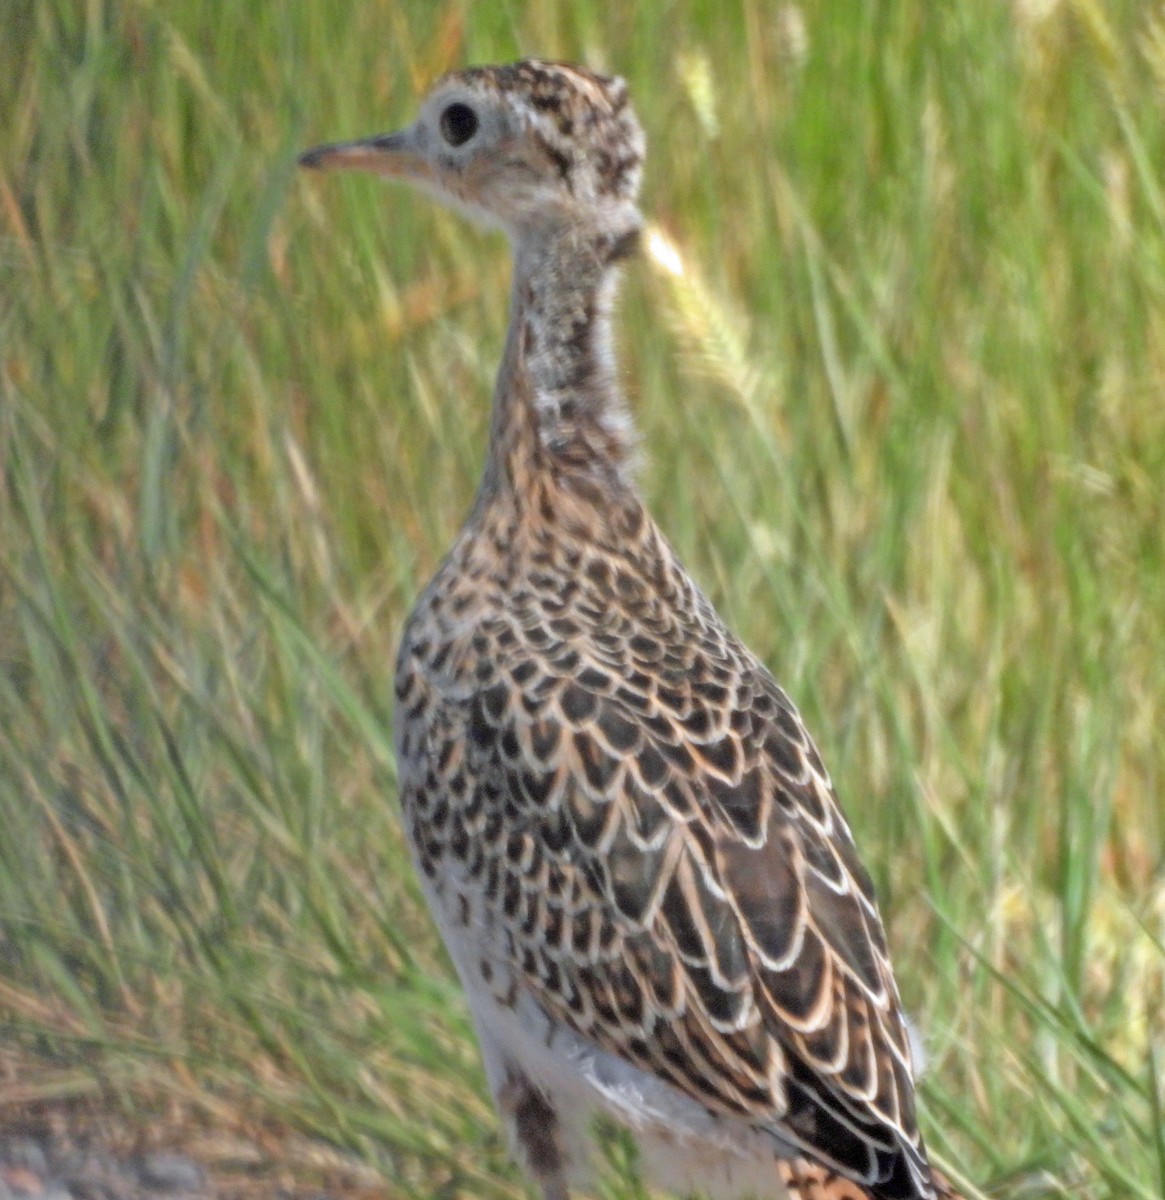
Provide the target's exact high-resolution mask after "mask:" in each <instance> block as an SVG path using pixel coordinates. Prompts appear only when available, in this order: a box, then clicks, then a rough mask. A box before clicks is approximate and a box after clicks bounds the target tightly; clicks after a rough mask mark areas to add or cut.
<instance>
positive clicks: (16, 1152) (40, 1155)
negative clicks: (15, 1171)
mask: <svg viewBox="0 0 1165 1200" xmlns="http://www.w3.org/2000/svg"><path fill="white" fill-rule="evenodd" d="M0 1164H3V1165H5V1166H13V1167H25V1168H27V1169H28V1170H29V1171H35V1172H36V1174H38V1175H47V1174H48V1169H49V1167H48V1162H47V1160H46V1159H45V1152H44V1149H43V1147H42V1146H41V1145H40V1143H39V1142H37V1141H34V1140H33V1139H32V1138H28V1137H12V1138H0Z"/></svg>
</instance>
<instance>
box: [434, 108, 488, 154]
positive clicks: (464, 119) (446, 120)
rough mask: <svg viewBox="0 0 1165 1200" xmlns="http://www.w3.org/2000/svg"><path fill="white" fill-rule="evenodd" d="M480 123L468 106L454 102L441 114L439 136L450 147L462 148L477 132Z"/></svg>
mask: <svg viewBox="0 0 1165 1200" xmlns="http://www.w3.org/2000/svg"><path fill="white" fill-rule="evenodd" d="M479 124H480V122H479V121H478V119H477V113H475V112H474V111H473V109H472V108H470V107H469V105H468V104H462V103H461V101H460V100H456V101H454V102H453V103H452V104H450V105H449V107H448V108H446V109H445V111H444V112H442V113H441V136H442V137H443V138H444V139H445V140H446V141H447V142H448V143H449V145H450V146H464V145H465V143H466V142H468V141H469V139H470V138H472V137H473V135H474V134H475V133H476V132H477V129H478V125H479Z"/></svg>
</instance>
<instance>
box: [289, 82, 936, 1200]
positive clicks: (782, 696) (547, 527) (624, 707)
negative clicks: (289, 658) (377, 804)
mask: <svg viewBox="0 0 1165 1200" xmlns="http://www.w3.org/2000/svg"><path fill="white" fill-rule="evenodd" d="M645 151H646V142H645V136H644V133H643V129H642V127H641V126H640V123H639V121H638V119H637V117H636V115H635V112H634V109H633V106H632V103H631V98H630V94H629V89H628V86H627V84H626V82H625V81H624V80H622V79H620V78H614V77H608V76H605V75H601V74H598V73H595V72H593V71H591V70H588V69H586V68H584V67H581V66H574V65H569V64H565V63H559V62H551V61H545V60H540V59H524V60H522V61H519V62H516V63H511V64H507V65H501V66H477V67H469V68H466V69H462V70H458V71H454V72H452V73H450V74H447V75H445V76H444V77H442V78H441V79H439V80H438V81H437V82H436V83H435V84H434V85H433V87H432V88H431V90H430V91H429V92H428V93H427V94H426V96H425V97H424V98H423V100H422V102H421V104H420V109H419V114H418V116H417V117H416V120H415V121H414V122H413V123H412V124H411V125H409V126H407V127H406V128H404V129H403V130H400V131H399V132H394V133H388V134H381V135H378V136H374V137H369V138H363V139H360V140H356V141H347V142H336V143H330V144H327V145H322V146H317V147H315V148H314V149H311V150H309V151H307V152H305V153H304V154H302V155H301V156H300V159H299V162H300V163H301V165H302V166H304V167H309V168H314V169H317V170H331V169H344V168H351V169H357V170H363V171H370V172H373V173H376V174H378V175H380V176H383V177H386V178H388V179H392V180H400V181H403V182H405V183H407V184H411V185H413V186H414V187H417V188H419V189H420V190H422V191H424V192H427V193H430V194H431V195H433V196H435V197H436V198H437V199H438V200H439V201H442V202H444V203H445V204H447V205H449V206H452V207H453V208H455V209H459V210H462V211H464V212H465V213H467V214H468V215H469V216H470V217H472V218H474V219H475V220H477V221H478V222H479V223H482V224H485V225H487V226H492V227H495V228H496V227H500V228H501V230H503V231H504V232H505V234H506V235H507V236H508V239H509V242H510V246H511V250H512V256H513V275H512V282H511V295H510V319H509V326H508V332H507V335H506V340H505V346H504V350H503V352H502V357H501V365H500V369H499V372H498V376H497V383H496V387H495V391H494V395H493V401H492V409H491V415H490V424H489V435H488V448H487V451H486V459H485V466H484V470H483V472H482V475H481V480H480V484H479V486H478V490H477V493H476V498H475V499H474V501H473V504H472V507H471V510H470V512H469V515H468V517H467V518H466V520H465V523H464V525H463V526H462V527H461V529H460V532H459V533H458V534H457V535H456V537H455V539H454V541H453V544H452V548H451V549H450V550H449V552H448V554H447V555H446V557H445V558H444V560H443V561H442V563H441V565H440V567H439V569H438V570H437V572H436V575H435V576H434V578H433V579H432V581H431V582H430V583H429V584H428V586H427V587H426V588H425V589H424V591H423V592H422V593H421V595H420V597H419V599H418V600H417V602H416V605H415V607H414V608H413V610H412V612H411V614H410V615H409V617H408V619H407V621H406V623H405V625H404V628H403V631H402V634H401V640H400V647H399V654H398V659H397V666H396V673H395V681H394V691H395V715H394V742H395V751H396V757H397V764H398V778H399V791H400V805H401V814H402V820H403V823H404V829H405V834H406V838H407V841H408V843H409V846H410V849H411V852H412V856H413V859H414V861H415V864H416V867H417V871H418V875H419V878H420V881H421V885H422V890H423V892H424V895H425V898H426V900H427V902H428V904H429V906H430V908H431V910H432V913H433V916H434V918H435V921H436V924H437V926H438V928H439V930H440V933H441V935H442V937H443V939H444V942H445V944H446V946H447V948H448V951H449V954H450V957H451V959H452V962H453V964H454V966H455V968H456V971H457V973H458V976H459V978H460V981H461V984H462V986H463V989H464V993H465V997H466V1001H467V1005H468V1008H469V1011H470V1014H471V1017H472V1021H473V1025H474V1029H475V1032H476V1035H477V1039H478V1042H479V1045H480V1050H481V1054H482V1059H483V1063H484V1067H485V1073H486V1077H487V1081H488V1084H489V1088H490V1091H491V1094H492V1097H493V1099H494V1102H495V1105H496V1107H497V1109H498V1112H499V1114H500V1116H501V1119H502V1121H503V1124H504V1125H505V1128H506V1130H507V1132H508V1135H509V1140H510V1145H511V1148H512V1151H513V1153H514V1156H515V1158H516V1159H517V1161H518V1162H519V1164H520V1165H521V1166H522V1167H524V1169H525V1170H526V1172H527V1173H528V1174H529V1175H530V1176H531V1178H532V1179H533V1181H534V1182H535V1184H536V1186H538V1187H539V1188H540V1190H541V1194H542V1197H543V1200H568V1198H569V1196H570V1189H571V1188H575V1187H580V1186H581V1187H585V1186H587V1184H588V1182H590V1181H593V1179H594V1178H595V1173H596V1172H597V1171H599V1170H600V1169H601V1166H602V1164H601V1156H600V1155H599V1152H598V1150H597V1149H596V1139H595V1130H596V1128H597V1127H607V1128H614V1129H617V1130H623V1131H626V1135H627V1136H629V1137H630V1139H631V1144H632V1146H633V1147H634V1154H635V1162H636V1165H637V1169H638V1171H639V1173H640V1175H641V1176H642V1177H643V1179H644V1180H646V1181H647V1182H648V1183H650V1184H651V1185H653V1186H656V1187H659V1188H662V1189H664V1190H667V1191H670V1192H672V1193H673V1194H675V1195H679V1196H687V1195H700V1196H704V1197H707V1198H708V1200H747V1198H753V1200H770V1198H772V1200H936V1198H942V1200H960V1198H959V1197H958V1194H957V1193H956V1192H955V1191H954V1190H953V1189H952V1187H951V1185H950V1184H949V1183H948V1182H947V1181H946V1180H945V1179H944V1178H943V1177H942V1176H941V1175H940V1174H939V1173H938V1172H937V1171H935V1170H934V1169H933V1168H932V1167H931V1165H930V1163H929V1159H928V1156H927V1151H926V1149H925V1146H924V1143H923V1140H922V1137H921V1134H920V1132H919V1128H918V1124H917V1120H916V1112H915V1072H914V1066H913V1058H912V1048H911V1033H910V1028H909V1026H908V1023H907V1021H906V1018H905V1016H904V1014H903V1010H902V1005H901V1002H900V999H899V994H898V990H897V987H896V984H895V980H894V976H893V972H892V967H891V962H890V957H889V954H888V950H887V943H886V936H885V932H884V928H883V924H882V920H881V917H880V915H879V911H878V907H877V902H876V899H875V894H874V889H873V885H872V883H871V879H870V875H869V874H868V872H867V871H866V869H865V867H864V866H863V864H862V862H861V860H860V859H859V857H858V853H857V850H856V847H855V844H854V838H853V835H852V832H851V829H850V826H849V825H848V823H847V821H846V818H845V816H844V815H843V813H842V809H841V807H840V806H839V802H838V798H837V795H836V792H835V789H834V786H833V784H832V782H831V779H830V775H829V773H828V771H827V770H826V768H825V766H824V764H823V762H822V760H821V757H820V755H819V753H818V750H817V748H816V746H815V744H814V742H813V739H812V738H811V737H810V734H809V733H808V731H807V729H806V726H805V724H804V722H803V720H802V718H801V716H800V715H799V713H798V711H797V709H796V707H795V706H794V704H793V703H792V701H791V700H790V699H789V698H788V696H787V695H786V693H785V692H784V691H783V690H782V689H781V687H780V686H779V685H778V684H777V682H776V681H775V679H774V677H773V675H772V674H770V672H769V670H768V669H767V667H766V666H765V665H764V664H763V663H762V662H761V661H760V660H759V658H758V657H757V656H756V655H755V654H753V653H752V652H751V651H750V650H749V649H748V648H747V647H746V646H745V645H744V644H743V643H742V642H741V641H740V640H739V639H738V638H737V637H736V636H735V635H734V634H733V633H732V632H731V631H730V630H729V628H728V627H727V625H726V624H725V622H724V621H723V620H722V618H721V617H720V616H719V614H718V613H717V611H716V609H715V608H714V607H713V605H712V603H711V601H710V600H709V599H708V598H707V596H706V595H705V594H704V592H703V591H702V590H701V589H700V587H699V586H698V585H697V584H696V582H695V581H694V580H693V578H692V576H691V575H690V574H689V573H688V571H687V570H686V569H685V568H684V566H683V565H682V563H681V562H680V560H679V558H678V556H677V554H676V552H675V550H674V549H673V548H672V546H671V544H670V543H669V542H668V540H667V539H666V537H665V536H664V534H663V533H662V532H661V530H660V528H659V526H658V525H657V524H656V523H655V521H654V520H653V518H652V517H651V516H650V515H649V513H648V511H647V509H646V507H645V502H644V500H643V498H642V496H641V494H640V491H639V489H638V486H637V483H636V479H635V459H636V447H637V440H636V434H635V432H634V429H633V425H632V422H631V419H630V417H629V415H628V409H627V405H626V403H625V400H624V398H623V395H622V391H621V388H620V386H619V379H618V374H617V368H616V363H615V356H614V353H613V348H612V305H613V301H614V297H615V290H616V286H617V280H618V277H619V274H620V269H621V268H622V266H623V265H624V264H625V262H626V260H628V259H629V258H630V257H631V256H633V255H634V253H635V250H636V247H637V245H638V243H639V242H640V240H641V234H642V231H643V227H644V220H643V217H642V215H641V213H640V210H639V208H638V207H637V196H638V190H639V183H640V177H641V174H642V169H643V164H644V156H645Z"/></svg>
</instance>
